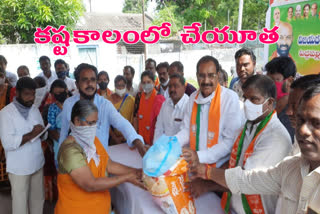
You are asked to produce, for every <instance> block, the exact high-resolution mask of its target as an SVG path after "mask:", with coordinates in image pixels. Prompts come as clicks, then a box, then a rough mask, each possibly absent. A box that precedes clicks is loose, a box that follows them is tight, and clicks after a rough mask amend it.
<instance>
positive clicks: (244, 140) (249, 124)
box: [183, 75, 291, 214]
mask: <svg viewBox="0 0 320 214" xmlns="http://www.w3.org/2000/svg"><path fill="white" fill-rule="evenodd" d="M242 89H243V92H244V98H245V102H244V111H245V116H246V118H247V121H246V123H245V125H244V127H243V129H242V130H241V131H240V133H239V132H238V134H237V136H236V138H235V141H234V144H233V148H232V152H231V156H230V160H229V168H235V167H237V166H240V167H241V168H242V169H245V170H248V169H259V168H266V167H270V166H275V165H276V164H277V163H278V162H280V161H282V160H283V158H284V157H286V156H287V155H288V153H289V152H290V150H291V140H290V136H289V134H288V132H287V130H286V129H285V127H284V126H283V125H282V124H281V122H280V121H279V119H278V118H277V114H276V112H275V110H274V106H275V102H276V87H275V84H274V83H273V81H272V80H271V79H270V78H269V77H267V76H264V75H255V76H252V77H249V78H248V80H247V81H246V82H245V83H244V84H243V86H242ZM275 149H276V150H275ZM189 153H190V152H189V151H188V150H187V149H184V152H183V154H184V157H185V158H186V159H187V161H189V160H190V159H189V158H188V157H189ZM198 166H199V165H198ZM198 166H193V164H192V167H194V168H191V169H190V170H191V171H192V170H194V169H195V168H197V167H198ZM214 190H215V191H227V190H226V189H224V188H223V187H221V186H219V185H216V187H215V188H214ZM277 199H278V196H277V195H250V196H247V195H240V194H232V195H231V194H230V193H228V192H225V193H224V195H223V197H222V203H221V205H222V209H223V210H224V211H225V212H226V213H229V212H230V211H231V213H238V214H245V213H266V214H273V213H275V208H276V204H277ZM254 210H257V211H258V212H255V211H254Z"/></svg>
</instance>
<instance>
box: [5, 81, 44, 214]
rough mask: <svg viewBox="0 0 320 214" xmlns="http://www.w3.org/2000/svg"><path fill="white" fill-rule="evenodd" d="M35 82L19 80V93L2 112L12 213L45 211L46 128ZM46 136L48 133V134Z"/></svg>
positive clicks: (37, 213) (22, 213) (17, 90)
mask: <svg viewBox="0 0 320 214" xmlns="http://www.w3.org/2000/svg"><path fill="white" fill-rule="evenodd" d="M35 89H36V83H35V82H34V80H32V79H31V78H30V77H23V78H21V79H19V80H18V82H17V86H16V92H17V96H16V98H15V99H14V101H13V102H12V103H10V104H9V105H7V106H6V107H5V108H3V109H2V110H1V111H0V138H1V142H2V145H3V148H4V150H5V154H6V161H7V172H8V173H9V180H10V183H11V195H12V213H13V214H27V213H32V214H40V213H41V214H42V212H43V203H44V182H43V165H44V156H43V152H42V148H41V140H40V137H38V135H39V134H40V133H41V132H42V131H43V129H44V127H43V121H42V117H41V114H40V112H39V109H38V108H36V107H35V106H33V102H34V99H35ZM45 137H46V136H45Z"/></svg>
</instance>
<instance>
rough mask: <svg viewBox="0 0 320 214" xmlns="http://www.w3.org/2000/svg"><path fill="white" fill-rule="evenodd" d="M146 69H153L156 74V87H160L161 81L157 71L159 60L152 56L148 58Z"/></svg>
mask: <svg viewBox="0 0 320 214" xmlns="http://www.w3.org/2000/svg"><path fill="white" fill-rule="evenodd" d="M145 65H146V66H145V70H146V71H151V72H152V73H153V75H154V78H155V79H154V84H155V87H159V85H160V81H159V78H158V77H157V76H156V71H157V69H156V68H157V62H156V60H154V59H152V58H148V59H147V60H146V63H145Z"/></svg>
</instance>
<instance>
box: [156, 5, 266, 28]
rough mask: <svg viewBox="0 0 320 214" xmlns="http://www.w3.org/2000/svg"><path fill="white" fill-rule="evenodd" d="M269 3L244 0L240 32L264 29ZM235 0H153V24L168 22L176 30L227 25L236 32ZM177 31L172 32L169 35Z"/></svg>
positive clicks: (236, 12)
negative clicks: (194, 26)
mask: <svg viewBox="0 0 320 214" xmlns="http://www.w3.org/2000/svg"><path fill="white" fill-rule="evenodd" d="M268 2H269V0H245V1H244V7H243V16H242V29H250V30H258V29H261V28H263V27H264V23H265V16H266V11H267V9H268ZM238 10H239V1H234V0H188V1H186V0H176V1H157V11H158V13H157V14H156V16H155V19H154V22H153V24H157V25H159V23H162V22H165V21H168V22H171V24H172V25H173V26H177V27H176V28H177V29H179V30H182V29H183V26H185V25H191V24H192V23H193V22H200V23H201V24H202V26H203V27H202V29H201V30H205V28H206V29H212V28H214V27H219V28H222V27H223V26H225V25H227V24H228V11H229V26H230V27H231V29H234V30H237V23H238V13H239V12H238ZM175 32H177V30H176V29H173V33H175Z"/></svg>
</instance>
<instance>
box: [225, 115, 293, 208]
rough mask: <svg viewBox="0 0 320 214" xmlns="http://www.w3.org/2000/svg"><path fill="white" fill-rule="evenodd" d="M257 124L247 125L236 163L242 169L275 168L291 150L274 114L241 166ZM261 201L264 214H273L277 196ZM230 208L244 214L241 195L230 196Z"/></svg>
mask: <svg viewBox="0 0 320 214" xmlns="http://www.w3.org/2000/svg"><path fill="white" fill-rule="evenodd" d="M259 124H260V123H257V124H254V125H252V123H248V125H247V130H246V133H245V138H244V141H243V147H242V151H241V155H240V159H239V162H238V166H241V167H242V168H243V169H259V168H268V167H271V166H275V165H276V164H277V163H279V162H280V161H282V160H283V159H284V158H285V157H286V156H287V155H288V154H289V152H290V151H291V149H292V143H291V138H290V135H289V133H288V131H287V129H286V128H285V127H284V126H283V125H282V123H281V122H280V120H279V119H278V117H277V114H274V115H273V116H272V118H271V120H270V122H269V123H268V125H267V126H266V128H265V129H264V130H263V132H262V133H261V134H260V135H259V136H258V137H257V140H256V142H255V146H254V151H253V153H252V154H251V156H250V157H248V158H247V161H246V164H245V165H243V159H244V153H245V152H246V150H247V148H248V146H249V145H250V143H251V140H252V139H253V137H254V134H255V132H256V130H257V127H258V125H259ZM238 134H239V133H238ZM275 148H276V150H275ZM261 199H262V203H263V207H264V208H265V211H266V214H273V213H275V207H276V204H277V199H278V196H277V195H262V197H261ZM231 208H232V209H233V210H234V211H235V212H236V213H238V214H245V212H244V209H243V206H242V200H241V195H239V194H233V195H232V197H231Z"/></svg>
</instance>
